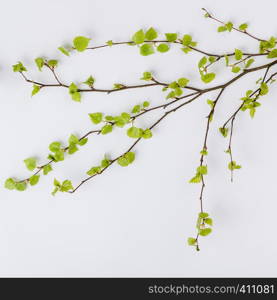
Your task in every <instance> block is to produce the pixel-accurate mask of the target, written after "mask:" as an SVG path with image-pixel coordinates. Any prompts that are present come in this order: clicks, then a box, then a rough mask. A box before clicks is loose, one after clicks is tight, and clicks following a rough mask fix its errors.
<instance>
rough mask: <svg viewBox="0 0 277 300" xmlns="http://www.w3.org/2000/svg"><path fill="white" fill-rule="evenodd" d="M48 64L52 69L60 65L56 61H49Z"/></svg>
mask: <svg viewBox="0 0 277 300" xmlns="http://www.w3.org/2000/svg"><path fill="white" fill-rule="evenodd" d="M47 64H48V66H49V67H51V68H56V66H57V65H58V61H57V60H56V59H50V60H48V61H47Z"/></svg>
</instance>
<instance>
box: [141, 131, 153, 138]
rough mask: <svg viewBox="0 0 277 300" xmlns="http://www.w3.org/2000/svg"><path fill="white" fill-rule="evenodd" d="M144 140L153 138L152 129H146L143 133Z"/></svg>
mask: <svg viewBox="0 0 277 300" xmlns="http://www.w3.org/2000/svg"><path fill="white" fill-rule="evenodd" d="M142 137H143V138H144V139H150V138H151V137H152V131H151V130H150V129H145V130H144V131H143V133H142Z"/></svg>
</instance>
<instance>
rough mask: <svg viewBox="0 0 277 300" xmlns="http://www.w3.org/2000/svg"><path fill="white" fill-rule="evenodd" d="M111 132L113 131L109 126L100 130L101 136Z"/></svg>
mask: <svg viewBox="0 0 277 300" xmlns="http://www.w3.org/2000/svg"><path fill="white" fill-rule="evenodd" d="M112 131H113V126H112V125H110V124H107V125H105V126H103V127H102V128H101V134H108V133H110V132H112Z"/></svg>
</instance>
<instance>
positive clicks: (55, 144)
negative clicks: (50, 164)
mask: <svg viewBox="0 0 277 300" xmlns="http://www.w3.org/2000/svg"><path fill="white" fill-rule="evenodd" d="M49 150H50V151H51V152H54V153H55V152H57V151H60V150H61V143H60V142H53V143H51V144H50V145H49Z"/></svg>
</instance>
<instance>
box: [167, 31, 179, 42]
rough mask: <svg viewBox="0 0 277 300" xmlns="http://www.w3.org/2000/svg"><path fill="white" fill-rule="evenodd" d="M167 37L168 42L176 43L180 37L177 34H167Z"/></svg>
mask: <svg viewBox="0 0 277 300" xmlns="http://www.w3.org/2000/svg"><path fill="white" fill-rule="evenodd" d="M165 37H166V40H167V41H168V42H175V41H176V40H177V37H178V36H177V33H166V34H165Z"/></svg>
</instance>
